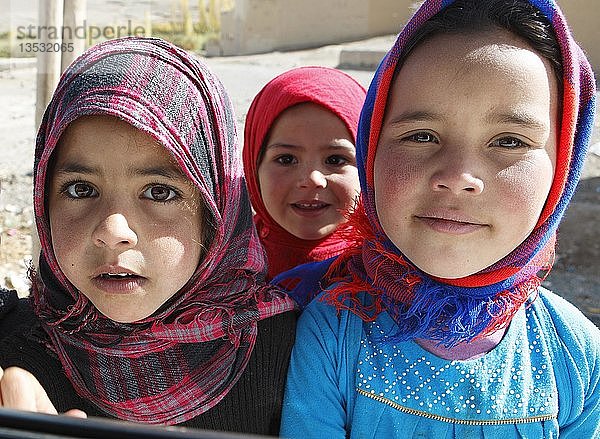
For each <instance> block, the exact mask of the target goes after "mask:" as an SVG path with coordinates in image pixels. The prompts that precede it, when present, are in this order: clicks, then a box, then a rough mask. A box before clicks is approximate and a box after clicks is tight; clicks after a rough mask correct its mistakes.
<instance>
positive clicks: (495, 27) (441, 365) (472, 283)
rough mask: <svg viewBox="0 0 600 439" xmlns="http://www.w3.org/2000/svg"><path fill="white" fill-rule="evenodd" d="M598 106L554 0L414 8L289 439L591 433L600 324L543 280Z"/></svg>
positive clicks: (309, 353)
mask: <svg viewBox="0 0 600 439" xmlns="http://www.w3.org/2000/svg"><path fill="white" fill-rule="evenodd" d="M594 110H595V81H594V78H593V74H592V72H591V69H590V66H589V64H588V62H587V60H586V59H585V56H584V55H583V53H582V51H581V49H580V48H579V47H578V46H577V44H576V43H575V41H574V40H573V38H572V36H571V34H570V33H569V31H568V26H567V24H566V22H565V19H564V17H563V15H562V13H561V11H560V10H559V8H558V6H557V4H556V3H555V2H554V1H551V0H530V1H527V0H514V1H504V0H455V1H443V2H441V1H438V0H427V1H425V2H424V3H423V5H422V6H421V7H420V9H419V10H418V11H417V12H416V14H415V15H414V16H413V18H412V19H411V20H410V22H409V23H408V24H407V25H406V27H405V28H404V30H403V31H402V32H401V33H400V35H399V36H398V39H397V40H396V43H395V45H394V47H393V48H392V49H391V50H390V51H389V52H388V54H387V55H386V57H385V58H384V60H383V61H382V63H381V65H380V67H379V69H378V70H377V72H376V74H375V78H374V79H373V82H372V84H371V87H370V89H369V93H368V94H367V100H366V103H365V107H364V109H363V113H362V116H361V122H360V126H359V133H361V134H360V136H359V139H358V142H357V157H358V169H359V176H360V179H361V188H362V200H361V204H360V205H359V207H358V209H357V211H356V212H355V213H354V214H353V216H352V219H351V221H352V222H353V223H354V226H355V230H357V231H359V236H358V242H359V244H358V245H357V246H355V247H353V248H351V249H349V250H348V251H346V252H345V253H343V254H342V255H341V256H339V257H338V258H337V259H336V260H335V261H334V262H333V263H332V265H331V268H330V271H329V272H328V274H327V276H326V277H327V281H328V282H329V283H328V284H327V283H325V282H323V285H325V286H326V287H327V286H328V288H326V289H325V290H324V291H323V292H322V293H321V295H320V296H318V297H317V299H316V300H314V301H313V302H312V303H311V304H310V305H309V306H308V307H307V308H306V310H305V311H304V312H303V314H302V316H301V318H300V320H299V322H298V329H297V331H298V332H297V338H296V343H295V346H294V351H293V353H292V360H291V363H290V373H289V375H288V381H287V390H286V397H285V402H284V413H283V423H282V434H283V435H284V436H286V437H297V438H303V439H305V438H308V437H328V438H347V437H350V438H358V437H360V438H370V437H397V438H408V437H431V438H434V437H435V438H438V437H443V438H465V437H476V438H478V437H481V438H484V437H493V438H500V437H501V438H513V437H514V438H523V437H526V438H542V437H544V438H549V437H558V436H559V435H560V437H561V438H562V437H573V438H583V437H586V438H592V437H598V436H599V435H600V331H599V330H598V328H597V327H595V326H594V325H593V323H592V322H590V321H589V320H587V319H586V318H585V317H584V316H583V314H582V313H581V312H580V311H579V310H577V309H576V308H575V307H573V306H572V305H571V304H569V303H567V302H566V301H565V300H563V299H562V298H560V297H559V296H557V295H555V294H553V293H551V292H550V291H547V290H546V289H544V288H542V287H541V285H540V284H541V282H542V276H543V273H544V272H547V271H548V270H549V269H550V267H551V265H552V263H553V260H554V245H555V236H556V229H557V227H558V224H559V222H560V219H561V217H562V216H563V214H564V211H565V209H566V207H567V205H568V203H569V200H570V199H571V197H572V195H573V193H574V191H575V188H576V186H577V181H578V179H579V175H580V172H581V169H582V166H583V163H584V158H585V154H586V149H587V146H588V144H589V140H590V133H591V128H592V126H593V121H594ZM320 269H322V267H319V270H320ZM307 270H308V269H307ZM538 273H540V277H538Z"/></svg>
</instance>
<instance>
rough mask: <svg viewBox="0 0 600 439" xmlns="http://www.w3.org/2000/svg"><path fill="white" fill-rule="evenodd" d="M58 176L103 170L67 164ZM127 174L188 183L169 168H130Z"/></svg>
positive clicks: (98, 173)
mask: <svg viewBox="0 0 600 439" xmlns="http://www.w3.org/2000/svg"><path fill="white" fill-rule="evenodd" d="M55 173H56V174H83V175H101V174H102V170H101V169H100V168H98V167H93V166H86V165H83V164H80V163H75V162H67V163H65V164H64V165H62V166H61V167H60V168H57V169H56V170H55ZM127 174H128V175H129V176H131V177H152V176H158V177H165V178H168V179H175V180H182V181H187V178H186V177H185V176H184V175H183V174H182V173H181V172H179V170H178V169H175V168H173V167H167V166H150V167H147V168H129V169H128V170H127Z"/></svg>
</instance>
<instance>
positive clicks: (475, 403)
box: [281, 288, 600, 439]
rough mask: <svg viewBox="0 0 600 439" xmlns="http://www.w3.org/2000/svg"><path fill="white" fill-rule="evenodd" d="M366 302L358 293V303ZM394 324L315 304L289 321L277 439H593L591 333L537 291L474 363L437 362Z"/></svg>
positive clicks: (596, 395) (597, 402)
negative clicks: (396, 333)
mask: <svg viewBox="0 0 600 439" xmlns="http://www.w3.org/2000/svg"><path fill="white" fill-rule="evenodd" d="M361 300H364V301H365V302H366V304H368V301H370V300H371V298H370V296H368V295H366V294H363V295H361ZM393 325H395V323H394V322H393V321H392V319H391V318H390V316H389V315H388V314H387V313H386V312H385V311H384V312H382V313H380V314H379V316H378V317H377V319H376V320H375V321H373V322H369V323H367V322H364V321H363V320H361V319H360V318H359V317H358V316H357V315H356V314H354V313H352V312H350V311H348V310H343V311H340V312H338V311H337V310H336V309H335V308H334V307H332V306H328V305H327V304H324V303H322V302H320V301H318V300H315V301H313V302H311V303H310V304H309V306H308V307H307V308H306V310H305V311H304V312H303V313H302V315H301V316H300V319H299V322H298V332H297V335H296V344H295V346H294V350H293V353H292V359H291V362H290V372H289V374H288V380H287V383H286V396H285V398H284V404H283V415H282V425H281V435H282V436H283V437H288V438H301V439H306V438H321V437H328V438H344V437H347V438H381V437H390V438H403V439H404V438H411V437H427V438H448V439H450V438H465V437H469V438H489V439H492V438H493V439H496V438H506V439H509V438H542V437H543V438H556V437H560V438H574V439H575V438H597V437H600V422H598V420H599V419H600V330H599V329H598V328H597V327H596V326H594V324H593V323H592V322H590V321H589V320H588V319H586V318H585V316H583V314H581V312H580V311H579V310H577V309H576V308H575V307H574V306H573V305H571V304H570V303H568V302H566V301H565V300H564V299H562V298H560V297H558V296H557V295H555V294H553V293H551V292H549V291H547V290H544V289H543V288H540V291H539V297H538V299H537V300H536V301H534V302H533V303H532V304H531V306H530V307H528V308H525V307H521V308H520V309H519V311H518V312H517V314H516V315H515V317H514V318H513V320H512V322H511V325H510V327H509V328H508V331H507V332H506V334H505V336H504V338H503V340H502V341H501V343H500V344H499V345H498V346H497V347H496V349H494V350H493V351H491V352H489V353H488V354H486V355H485V356H483V357H480V358H477V359H474V360H467V361H457V360H445V359H442V358H440V357H437V356H436V355H434V354H431V353H429V352H427V351H425V350H424V349H422V348H421V347H420V346H419V345H418V344H417V343H416V342H414V341H413V340H409V341H403V342H398V343H395V342H391V343H380V342H377V341H376V340H381V337H382V336H385V334H388V333H389V331H390V327H391V326H393Z"/></svg>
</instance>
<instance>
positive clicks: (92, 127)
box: [53, 116, 178, 167]
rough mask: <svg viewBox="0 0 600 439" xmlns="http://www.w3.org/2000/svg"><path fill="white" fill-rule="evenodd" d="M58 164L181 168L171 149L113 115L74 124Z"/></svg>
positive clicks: (63, 142) (61, 143) (61, 147)
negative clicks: (79, 163) (78, 163)
mask: <svg viewBox="0 0 600 439" xmlns="http://www.w3.org/2000/svg"><path fill="white" fill-rule="evenodd" d="M53 155H54V161H55V163H56V164H60V163H63V162H85V163H88V162H98V164H99V165H101V166H103V167H109V166H111V165H119V166H121V167H123V166H127V165H131V166H136V165H143V164H147V163H154V165H160V166H165V165H168V166H173V167H178V166H177V164H176V162H175V160H174V159H173V157H172V156H171V154H170V153H169V152H168V151H167V149H166V148H165V147H164V146H163V145H161V144H160V143H159V142H158V141H157V140H156V139H154V138H153V137H152V136H151V135H149V134H148V133H145V132H143V131H141V130H138V129H137V128H135V127H133V126H132V125H130V124H128V123H126V122H124V121H122V120H119V119H117V118H115V117H110V116H85V117H81V118H79V119H77V120H75V121H74V122H72V123H71V124H70V125H69V126H68V127H67V128H66V130H65V131H64V132H63V134H62V135H61V137H60V140H59V142H58V145H57V149H56V150H55V151H54V153H53Z"/></svg>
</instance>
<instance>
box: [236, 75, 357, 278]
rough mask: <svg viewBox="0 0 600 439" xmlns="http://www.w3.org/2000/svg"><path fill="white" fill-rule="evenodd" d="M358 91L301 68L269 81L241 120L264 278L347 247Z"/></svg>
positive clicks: (342, 78)
mask: <svg viewBox="0 0 600 439" xmlns="http://www.w3.org/2000/svg"><path fill="white" fill-rule="evenodd" d="M364 98H365V90H364V88H363V87H362V86H361V85H360V84H359V83H358V82H356V81H355V80H354V79H353V78H352V77H350V76H349V75H347V74H345V73H343V72H341V71H339V70H336V69H331V68H326V67H300V68H296V69H292V70H289V71H287V72H285V73H283V74H281V75H279V76H277V77H276V78H274V79H273V80H271V81H270V82H269V83H268V84H267V85H266V86H265V87H264V88H263V89H262V90H261V91H260V93H259V94H258V95H257V96H256V97H255V98H254V101H253V102H252V104H251V105H250V109H249V111H248V115H247V117H246V124H245V132H244V150H243V159H244V170H245V174H246V178H247V184H248V189H249V193H250V201H251V202H252V206H253V208H254V210H255V211H256V214H255V216H254V222H255V224H256V227H257V229H258V233H259V236H260V240H261V243H262V244H263V247H264V248H265V251H266V253H267V261H268V266H269V269H268V275H267V277H268V279H271V278H273V277H275V276H276V275H278V274H279V273H281V272H284V271H286V270H289V269H290V268H292V267H295V266H296V265H299V264H303V263H305V262H312V261H320V260H323V259H327V258H329V257H331V256H335V255H337V254H339V253H340V252H341V251H342V250H343V249H344V248H346V247H347V245H348V242H347V240H346V239H345V238H344V232H347V230H346V229H347V227H346V225H345V222H346V218H345V216H344V214H345V212H346V211H347V210H348V208H349V207H351V206H352V205H353V203H354V200H355V198H356V196H357V194H358V192H359V190H360V185H359V181H358V172H357V170H356V153H355V148H354V143H355V139H356V127H357V125H358V118H359V115H360V109H361V107H362V104H363V102H364Z"/></svg>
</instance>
